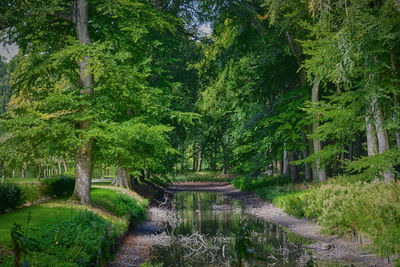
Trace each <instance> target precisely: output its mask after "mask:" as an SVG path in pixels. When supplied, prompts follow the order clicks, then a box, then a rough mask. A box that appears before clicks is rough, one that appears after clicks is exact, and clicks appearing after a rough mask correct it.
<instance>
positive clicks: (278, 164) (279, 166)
mask: <svg viewBox="0 0 400 267" xmlns="http://www.w3.org/2000/svg"><path fill="white" fill-rule="evenodd" d="M276 170H277V175H282V160H277V161H276Z"/></svg>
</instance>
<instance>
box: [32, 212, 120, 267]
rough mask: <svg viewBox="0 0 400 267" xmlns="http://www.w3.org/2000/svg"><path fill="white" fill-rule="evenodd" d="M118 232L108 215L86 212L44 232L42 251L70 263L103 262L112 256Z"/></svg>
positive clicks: (41, 240)
mask: <svg viewBox="0 0 400 267" xmlns="http://www.w3.org/2000/svg"><path fill="white" fill-rule="evenodd" d="M118 234H119V233H117V232H116V231H115V230H114V228H113V226H112V224H111V223H109V222H108V221H106V220H105V219H104V218H102V217H100V216H98V215H96V214H94V213H93V212H90V211H82V212H80V213H79V214H77V215H75V216H74V217H72V218H71V219H70V220H67V221H64V222H61V223H59V224H57V225H55V226H54V227H53V228H51V229H50V230H49V231H47V232H45V233H42V235H41V236H40V237H39V238H38V241H39V243H40V245H39V249H38V252H45V253H46V254H47V255H49V257H51V256H55V257H57V258H59V259H61V260H62V261H63V262H65V263H67V264H68V263H74V264H76V265H79V266H90V265H96V266H97V265H102V264H105V263H106V261H107V260H109V259H110V258H111V255H112V251H113V249H114V248H115V246H116V243H115V241H116V238H117V236H118ZM53 260H54V259H53Z"/></svg>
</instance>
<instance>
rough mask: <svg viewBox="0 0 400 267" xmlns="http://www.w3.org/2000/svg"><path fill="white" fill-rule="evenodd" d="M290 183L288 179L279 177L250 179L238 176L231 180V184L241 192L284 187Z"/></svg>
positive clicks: (282, 176)
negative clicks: (278, 186)
mask: <svg viewBox="0 0 400 267" xmlns="http://www.w3.org/2000/svg"><path fill="white" fill-rule="evenodd" d="M289 183H290V177H288V176H284V175H280V176H261V177H258V178H255V179H254V178H253V179H252V178H250V177H247V176H244V175H239V176H237V177H235V179H233V180H232V184H233V185H234V186H235V187H236V188H240V189H241V190H246V191H252V190H255V189H260V188H261V187H269V186H277V185H286V184H289Z"/></svg>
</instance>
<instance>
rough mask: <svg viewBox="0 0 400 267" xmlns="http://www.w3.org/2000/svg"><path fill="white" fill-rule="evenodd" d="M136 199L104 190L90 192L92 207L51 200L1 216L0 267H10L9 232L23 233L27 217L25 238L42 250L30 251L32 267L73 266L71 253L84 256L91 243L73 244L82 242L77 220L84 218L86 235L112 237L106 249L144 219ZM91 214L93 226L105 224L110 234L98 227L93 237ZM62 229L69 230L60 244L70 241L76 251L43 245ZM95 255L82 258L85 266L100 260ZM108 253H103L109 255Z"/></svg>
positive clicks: (143, 204) (140, 201)
mask: <svg viewBox="0 0 400 267" xmlns="http://www.w3.org/2000/svg"><path fill="white" fill-rule="evenodd" d="M135 196H138V195H137V194H136V193H135V192H132V191H129V190H124V189H120V188H117V187H111V186H106V187H99V188H92V192H91V197H92V203H93V205H94V206H89V207H88V206H83V205H80V204H76V203H71V202H68V199H69V197H65V198H57V199H53V200H50V201H46V202H43V203H41V204H38V205H33V206H30V207H25V208H20V209H17V210H15V211H13V212H10V213H7V214H3V215H0V265H1V266H3V265H5V266H11V261H12V259H13V256H12V253H11V237H10V231H11V229H12V227H13V225H14V223H16V224H19V225H21V226H22V229H23V230H26V229H27V224H28V218H29V217H30V219H29V229H31V230H29V232H28V238H31V237H33V238H34V239H37V240H39V241H40V244H42V245H41V246H42V247H40V248H35V249H33V250H32V251H33V252H32V253H33V254H30V255H31V256H29V255H28V258H29V260H30V261H31V263H32V264H34V263H35V264H36V265H35V266H50V265H52V266H61V265H60V264H66V265H65V266H76V265H75V264H73V262H74V261H73V260H71V259H73V258H74V249H76V250H77V251H80V252H79V253H83V252H82V251H83V249H85V248H86V247H87V246H88V244H89V243H90V242H91V241H90V240H83V241H80V242H78V243H76V242H77V241H74V240H80V239H81V238H83V237H81V234H83V232H81V231H83V230H80V229H81V228H80V226H79V225H80V223H78V224H76V223H77V222H80V221H79V220H80V219H79V218H82V219H85V218H86V219H87V220H88V221H86V223H85V224H86V226H84V227H86V228H85V229H86V230H85V231H86V232H85V233H86V234H87V235H90V236H96V237H98V238H101V236H103V235H104V233H105V232H104V231H106V232H107V233H109V234H112V236H110V237H109V241H107V242H111V243H104V244H103V245H104V246H105V245H107V244H112V243H115V242H116V241H115V240H116V238H118V236H121V235H122V234H123V232H125V231H127V229H128V225H129V222H130V221H131V222H134V223H138V222H139V221H140V220H142V219H143V218H144V216H145V208H146V205H147V201H145V200H144V199H143V198H141V197H139V196H138V199H136V198H135ZM85 214H86V215H85ZM90 214H92V215H93V216H97V219H96V218H95V217H93V218H94V219H95V220H96V224H95V225H97V226H99V225H102V224H108V225H109V227H110V228H109V230H107V229H104V227H100V228H98V229H97V230H95V229H92V233H90V229H91V227H92V226H91V224H90V220H92V219H90V218H91V217H90V216H92V215H90ZM88 216H89V217H88ZM82 227H83V226H82ZM88 227H89V228H88ZM64 228H65V229H69V230H68V231H69V232H67V233H64V234H63V236H64V237H63V239H62V240H65V242H67V241H66V240H70V241H68V242H72V243H71V244H75V245H73V246H76V247H75V248H74V247H71V245H68V244H67V243H66V244H65V246H64V247H63V248H61V247H60V249H58V248H57V246H54V244H53V243H51V242H50V243H49V245H46V244H47V243H48V242H49V240H52V239H54V238H59V237H55V236H54V237H53V235H57V236H59V235H60V234H61V233H60V232H58V230H55V229H64ZM49 229H53V230H52V231H53V232H52V233H49ZM82 229H83V228H82ZM88 231H89V232H88ZM103 232H104V233H103ZM112 240H114V241H112ZM46 242H47V243H46ZM60 242H61V241H60ZM74 242H75V243H74ZM92 243H93V242H92ZM60 244H61V243H60ZM90 244H91V243H90ZM96 244H97V243H96ZM96 244H94V243H93V244H91V245H90V246H91V247H92V248H96V246H98V245H96ZM103 245H102V246H103ZM107 246H109V245H107ZM50 247H51V248H50ZM110 249H112V248H111V247H108V248H107V251H109V250H110ZM63 251H65V253H64V252H63ZM93 251H94V250H93ZM97 251H98V250H95V252H96V253H94V254H93V255H92V254H91V253H89V252H88V253H89V254H82V255H85V257H86V258H85V259H86V260H87V261H86V262H88V264H89V262H92V259H96V258H98V257H99V255H98V253H97ZM107 251H106V253H109V252H107ZM67 254H68V256H67ZM107 255H109V254H106V255H105V256H106V257H109V256H107ZM103 256H104V255H103ZM103 256H101V257H103ZM76 257H78V256H76ZM76 257H75V260H81V259H82V258H83V256H82V257H81V258H79V257H78V258H79V259H78V258H76ZM46 261H47V262H48V264H50V263H49V262H51V264H50V265H46ZM67 261H68V262H69V263H68V264H70V263H71V264H72V265H68V264H67ZM92 263H93V262H92ZM78 265H80V264H78ZM32 266H34V265H32ZM63 266H64V265H63ZM85 266H86V264H85Z"/></svg>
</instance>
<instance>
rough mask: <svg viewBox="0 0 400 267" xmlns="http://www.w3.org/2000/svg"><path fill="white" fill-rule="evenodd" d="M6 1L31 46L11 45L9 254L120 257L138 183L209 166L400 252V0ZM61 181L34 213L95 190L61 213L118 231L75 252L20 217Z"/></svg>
mask: <svg viewBox="0 0 400 267" xmlns="http://www.w3.org/2000/svg"><path fill="white" fill-rule="evenodd" d="M0 14H1V15H0V33H1V34H0V42H1V43H2V44H15V45H17V46H18V49H19V52H18V54H17V55H16V56H15V57H13V58H12V59H11V60H7V59H6V58H1V60H0V168H1V184H0V197H1V198H2V200H1V199H0V201H2V202H4V203H0V204H1V205H0V265H1V264H2V263H4V264H5V263H9V262H13V264H14V265H11V263H10V266H19V265H18V264H20V262H22V261H23V259H22V257H23V255H25V254H26V255H28V256H26V255H25V256H26V257H28V258H29V260H28V261H29V262H31V263H32V266H42V265H40V264H39V263H38V262H40V261H39V259H40V258H41V257H43V255H44V254H46V253H47V254H46V255H47V256H46V257H49V261H48V262H53V264H55V265H52V266H61V265H59V264H60V262H68V264H69V263H71V266H94V265H98V266H105V265H104V264H105V262H108V261H109V260H110V259H111V258H112V256H111V254H112V253H111V252H110V253H109V254H110V255H109V254H107V255H106V256H104V255H102V256H92V255H96V251H97V250H98V247H96V246H97V245H98V246H100V247H101V248H102V249H103V251H108V250H110V251H113V249H114V248H110V247H109V245H108V244H109V243H107V242H108V241H110V240H115V238H116V237H117V236H119V235H120V234H121V233H122V232H123V230H122V229H125V230H126V227H127V226H128V225H129V224H131V223H132V222H133V223H139V221H141V220H142V219H143V218H144V217H145V210H146V206H147V204H148V201H147V200H145V199H144V198H143V197H142V196H138V195H137V194H136V192H139V191H140V190H139V189H136V188H142V189H143V188H147V189H146V190H147V191H148V188H149V187H150V186H151V188H152V189H151V190H153V189H154V188H159V187H162V186H167V185H170V184H172V183H174V182H193V181H197V182H200V181H203V182H204V181H215V182H229V183H230V184H232V186H234V187H236V188H237V189H239V190H242V191H249V192H253V193H254V194H256V195H258V196H259V197H261V198H263V199H264V200H265V201H268V202H272V203H274V205H275V206H277V207H279V208H281V209H282V210H284V211H285V212H286V213H288V214H290V215H292V216H295V217H302V218H307V219H309V220H313V221H315V222H317V223H318V224H320V225H321V226H322V231H323V232H324V233H325V234H335V235H338V236H342V237H343V238H345V239H346V238H347V239H365V240H367V241H366V243H368V248H369V249H371V250H372V251H373V252H375V253H376V254H378V255H379V256H381V257H384V258H387V259H388V262H389V263H390V264H394V263H393V260H394V261H395V259H396V258H397V257H398V255H399V254H400V184H399V182H398V177H399V175H400V1H399V0H214V1H211V0H168V1H167V0H68V1H65V0H62V1H61V0H3V1H1V3H0ZM99 178H109V179H112V181H111V180H110V183H111V184H107V185H106V187H107V188H106V187H104V186H102V185H98V186H94V184H95V183H94V180H98V179H99ZM100 180H101V179H100ZM100 183H101V181H100ZM111 187H113V188H114V189H110V188H111ZM115 188H118V190H117V189H115ZM115 190H117V192H125V193H126V194H125V195H123V196H121V195H116V193H115V192H116V191H115ZM146 190H145V191H146ZM151 190H150V191H151ZM53 196H57V197H56V198H55V200H51V201H55V202H54V203H56V204H54V203H53V202H51V203H52V204H51V205H50V204H44V206H38V207H36V206H35V205H33V206H31V207H29V208H28V209H38V210H36V211H34V210H33V211H32V212H31V213H30V214H32V216H34V214H35V212H36V213H37V214H41V217H43V219H44V220H46V218H47V217H46V216H47V214H49V213H48V209H51V208H52V205H55V206H57V205H58V207H59V208H58V212H59V214H60V215H59V216H61V217H62V216H64V215H65V216H66V214H67V213H73V212H72V208H71V206H79V207H80V209H84V210H86V209H87V210H86V213H85V212H84V213H82V212H78V211H76V216H75V217H71V216H72V215H68V216H66V217H65V220H69V221H70V222H71V223H66V224H63V225H57V226H55V227H56V228H57V227H59V228H57V229H64V230H63V231H65V233H68V231H70V234H71V235H73V234H72V233H74V231H78V230H77V229H74V228H73V226H72V225H74V223H72V222H73V221H74V220H75V221H82V222H85V223H86V224H85V223H84V224H85V225H86V226H85V227H87V229H86V228H85V229H86V230H84V229H83V228H80V230H79V231H82V240H83V239H84V238H83V236H85V235H86V237H85V238H86V239H93V240H103V239H101V237H104V236H106V238H105V239H104V240H103V241H101V242H100V241H98V242H97V243H96V245H94V244H93V247H90V246H87V247H90V248H91V249H92V251H89V250H85V249H86V248H85V249H82V250H79V251H80V253H82V255H83V256H82V255H81V254H79V255H81V256H79V255H78V256H76V255H75V256H74V252H73V250H70V248H71V246H70V245H68V244H66V245H65V247H64V250H60V251H57V247H54V244H50V243H51V242H50V241H48V242H50V243H46V242H47V241H46V242H44V241H43V242H39V243H40V245H37V246H36V247H35V248H31V246H33V245H32V244H28V243H29V242H26V241H24V239H23V238H22V237H24V236H26V235H27V231H28V230H27V229H28V227H26V230H23V227H22V228H21V226H20V225H18V224H15V223H14V226H13V230H11V229H10V228H7V227H9V226H10V225H13V224H12V223H13V222H11V221H12V220H15V218H14V217H13V218H11V217H7V218H8V219H7V218H6V217H5V216H9V215H10V216H11V215H12V214H14V213H18V212H20V213H22V210H24V209H25V208H23V209H20V208H19V207H20V206H21V205H23V204H24V203H27V202H30V203H34V202H35V201H38V200H39V201H41V200H42V199H43V198H44V197H49V198H53ZM108 198H109V200H110V201H109V202H107V201H106V200H105V199H108ZM145 198H149V197H147V196H146V197H145ZM62 203H63V204H62ZM65 203H66V204H65ZM46 205H48V206H46ZM63 205H65V206H63ZM61 206H63V207H61ZM85 206H86V207H87V208H85ZM96 206H100V207H103V208H104V209H106V210H107V209H109V211H110V214H113V216H114V215H115V216H120V217H121V218H124V220H125V221H124V222H123V223H121V221H118V222H117V221H114V219H110V218H109V217H107V220H106V219H104V218H103V217H104V216H103V217H101V216H99V215H97V214H94V213H93V212H92V213H91V212H90V211H91V209H93V207H96ZM60 209H65V210H60ZM68 210H71V211H68ZM74 212H75V211H74ZM1 213H4V214H3V215H1ZM62 214H63V215H62ZM126 214H129V216H126ZM2 216H4V217H3V218H2ZM29 216H31V215H29ZM57 216H58V215H57ZM22 217H23V216H22V215H21V218H22ZM50 217H51V216H50ZM50 217H48V218H47V219H48V220H49V221H51V220H52V219H51V218H50ZM6 220H7V221H8V220H9V222H8V223H9V224H7V223H6ZM21 220H22V221H21V222H20V224H22V225H24V224H26V219H25V217H24V219H21ZM1 221H3V223H4V224H2V222H1ZM56 221H57V220H55V221H54V223H55V222H56ZM110 222H111V223H110ZM30 223H31V224H35V222H34V221H32V222H29V219H28V224H30ZM38 225H42V223H39V222H38ZM105 225H108V226H107V227H108V228H110V229H113V230H112V231H111V230H110V231H111V232H110V231H108V230H107V231H106V232H107V233H106V234H105V232H102V231H104V229H106V228H107V227H106V226H105ZM2 228H3V229H2ZM56 228H54V229H56ZM93 228H95V229H98V231H99V234H98V235H97V236H96V237H93V236H92V237H90V236H91V235H95V234H96V233H97V232H96V231H97V230H96V231H93V232H91V233H89V232H90V231H89V230H88V229H93ZM108 228H107V229H108ZM82 229H83V230H82ZM116 229H117V230H116ZM3 230H4V231H3ZM10 230H11V233H14V236H13V235H11V236H13V237H12V238H11V239H9V237H8V236H9V235H10V234H9V233H10ZM2 231H3V232H2ZM13 231H14V232H13ZM54 231H55V232H57V231H56V230H54ZM39 232H40V231H39ZM57 233H58V232H57ZM3 236H7V237H4V238H3ZM18 236H19V237H18ZM36 238H38V239H40V240H48V239H51V237H50V234H46V235H45V234H43V235H41V236H40V237H36ZM46 238H47V239H46ZM60 240H61V239H60ZM57 242H58V241H57ZM60 242H61V241H60ZM65 242H66V241H65ZM71 242H72V241H71ZM74 242H75V243H74V244H78V243H79V242H78V241H76V240H75V241H74ZM85 242H86V241H85ZM110 242H111V241H110ZM9 244H13V245H12V248H11V247H10V246H9ZM57 244H58V243H57ZM99 244H100V245H99ZM49 247H54V248H53V249H52V250H51V251H52V252H51V253H50V252H46V253H45V252H43V251H44V248H49ZM72 247H73V246H72ZM58 248H59V247H58ZM27 250H32V251H35V252H34V253H33V254H32V253H31V254H29V253H26V251H27ZM83 250H84V251H83ZM3 251H4V252H3ZM65 251H68V252H65ZM67 254H68V255H69V256H68V257H69V258H67V256H65V255H67ZM49 255H51V256H49ZM2 257H3V258H4V259H5V260H4V261H2V260H1V259H2ZM11 258H12V260H10V259H11ZM82 259H84V261H83V262H82ZM33 263H35V264H36V265H35V264H33ZM397 263H398V264H400V263H399V262H397ZM73 264H76V265H73ZM63 266H67V265H63ZM68 266H69V265H68ZM161 266H163V265H161ZM166 266H167V265H166ZM238 266H244V265H238Z"/></svg>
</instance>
